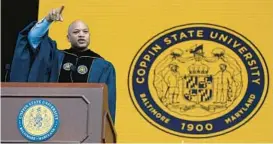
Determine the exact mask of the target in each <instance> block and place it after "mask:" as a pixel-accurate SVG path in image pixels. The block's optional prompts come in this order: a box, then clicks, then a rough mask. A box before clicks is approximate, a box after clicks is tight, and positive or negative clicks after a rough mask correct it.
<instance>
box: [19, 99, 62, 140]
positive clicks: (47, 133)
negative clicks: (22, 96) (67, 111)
mask: <svg viewBox="0 0 273 144" xmlns="http://www.w3.org/2000/svg"><path fill="white" fill-rule="evenodd" d="M17 124H18V129H19V131H20V133H21V134H22V135H23V136H24V137H25V138H26V139H28V140H29V141H36V142H39V141H46V140H48V139H50V138H51V137H52V136H53V135H54V134H55V133H56V131H57V129H58V127H59V113H58V110H57V108H56V107H55V106H54V105H53V104H52V103H50V102H49V101H46V100H41V99H38V100H32V101H30V102H28V103H26V104H25V105H24V106H23V107H22V109H21V110H20V112H19V114H18V117H17Z"/></svg>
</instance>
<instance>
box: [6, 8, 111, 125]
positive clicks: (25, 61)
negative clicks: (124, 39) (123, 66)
mask: <svg viewBox="0 0 273 144" xmlns="http://www.w3.org/2000/svg"><path fill="white" fill-rule="evenodd" d="M63 9H64V7H63V6H62V7H61V8H56V9H53V10H51V11H50V12H49V14H48V15H47V16H46V17H45V18H44V19H42V20H41V21H39V22H38V23H36V22H33V23H31V24H30V25H28V26H27V27H26V28H25V29H24V30H22V31H21V32H20V33H19V36H18V40H17V44H16V48H15V53H14V57H13V62H12V67H11V74H10V81H12V82H72V83H75V82H81V83H84V82H88V83H105V84H107V87H108V99H109V101H108V103H109V110H110V114H111V117H112V119H113V121H115V109H116V75H115V69H114V66H113V65H112V64H111V63H110V62H108V61H106V60H105V59H103V58H102V57H101V56H100V55H99V54H97V53H95V52H93V51H91V50H90V49H88V45H89V43H90V33H89V28H88V26H87V25H86V24H85V23H84V22H83V21H81V20H76V21H74V22H72V23H71V24H70V26H69V28H68V35H67V38H68V41H69V42H70V43H71V48H70V49H67V50H58V49H57V44H56V42H55V41H54V40H52V39H51V38H50V37H49V36H48V29H49V26H50V24H51V23H52V22H55V21H63V18H62V16H61V13H62V11H63Z"/></svg>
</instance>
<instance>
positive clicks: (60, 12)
mask: <svg viewBox="0 0 273 144" xmlns="http://www.w3.org/2000/svg"><path fill="white" fill-rule="evenodd" d="M63 9H64V6H61V8H60V11H59V14H62V12H63Z"/></svg>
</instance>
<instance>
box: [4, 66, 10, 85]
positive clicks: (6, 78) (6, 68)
mask: <svg viewBox="0 0 273 144" xmlns="http://www.w3.org/2000/svg"><path fill="white" fill-rule="evenodd" d="M5 70H6V74H5V82H7V81H8V75H9V71H10V64H6V65H5Z"/></svg>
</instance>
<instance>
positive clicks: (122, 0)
mask: <svg viewBox="0 0 273 144" xmlns="http://www.w3.org/2000/svg"><path fill="white" fill-rule="evenodd" d="M61 5H64V6H65V9H64V11H63V17H64V22H62V23H61V22H59V23H54V24H53V25H52V26H51V29H50V36H51V37H52V38H53V39H55V40H56V41H57V42H58V47H59V48H60V49H64V48H69V43H68V42H67V40H66V33H67V28H68V25H69V24H70V23H71V22H72V21H73V20H75V19H82V20H84V21H85V22H86V23H87V24H88V25H89V27H90V30H91V46H90V48H91V49H92V50H94V51H96V52H98V53H99V54H100V55H102V56H103V57H104V58H105V59H107V60H109V61H111V62H112V63H113V64H114V66H115V68H116V73H117V115H116V130H117V133H118V142H177V143H181V142H273V112H272V110H273V98H272V96H273V89H272V86H271V85H270V89H269V92H268V96H267V98H266V100H265V103H264V105H263V106H262V108H261V109H260V110H259V111H258V113H257V114H256V115H255V116H254V118H253V119H251V120H250V121H249V122H247V123H246V124H245V125H243V126H242V127H240V128H239V129H237V130H235V131H233V132H231V133H228V134H225V135H222V136H217V137H213V138H205V139H190V138H183V137H178V136H174V135H171V134H168V133H165V132H163V131H161V130H159V129H157V128H156V127H154V126H152V125H151V124H150V123H148V122H147V121H146V120H145V119H144V118H143V117H142V116H141V115H140V114H139V112H138V111H137V110H136V108H135V107H134V106H133V103H132V101H131V99H130V96H129V92H128V88H127V76H128V71H129V67H130V63H131V61H132V60H133V58H134V56H135V54H136V53H137V51H138V50H139V49H140V48H141V46H142V45H143V44H144V43H145V42H146V41H148V40H149V39H150V38H151V37H152V36H154V35H156V34H158V33H159V32H162V31H163V30H166V29H168V28H171V27H173V26H177V25H181V24H187V23H212V24H217V25H221V26H225V27H228V28H230V29H233V30H235V31H237V32H239V33H241V34H243V35H244V36H245V37H247V38H248V39H249V40H250V41H252V42H253V43H254V44H255V45H256V46H257V47H258V49H259V50H260V51H261V53H262V55H263V56H264V57H265V59H266V62H267V65H268V69H269V73H271V74H272V73H273V71H272V68H273V67H272V65H273V56H272V54H273V1H272V0H149V1H148V0H135V1H133V0H119V1H118V0H40V6H39V19H41V18H43V17H44V16H45V15H46V14H47V13H48V11H49V10H50V9H52V8H57V7H60V6H61ZM270 81H273V78H272V76H271V78H270Z"/></svg>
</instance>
